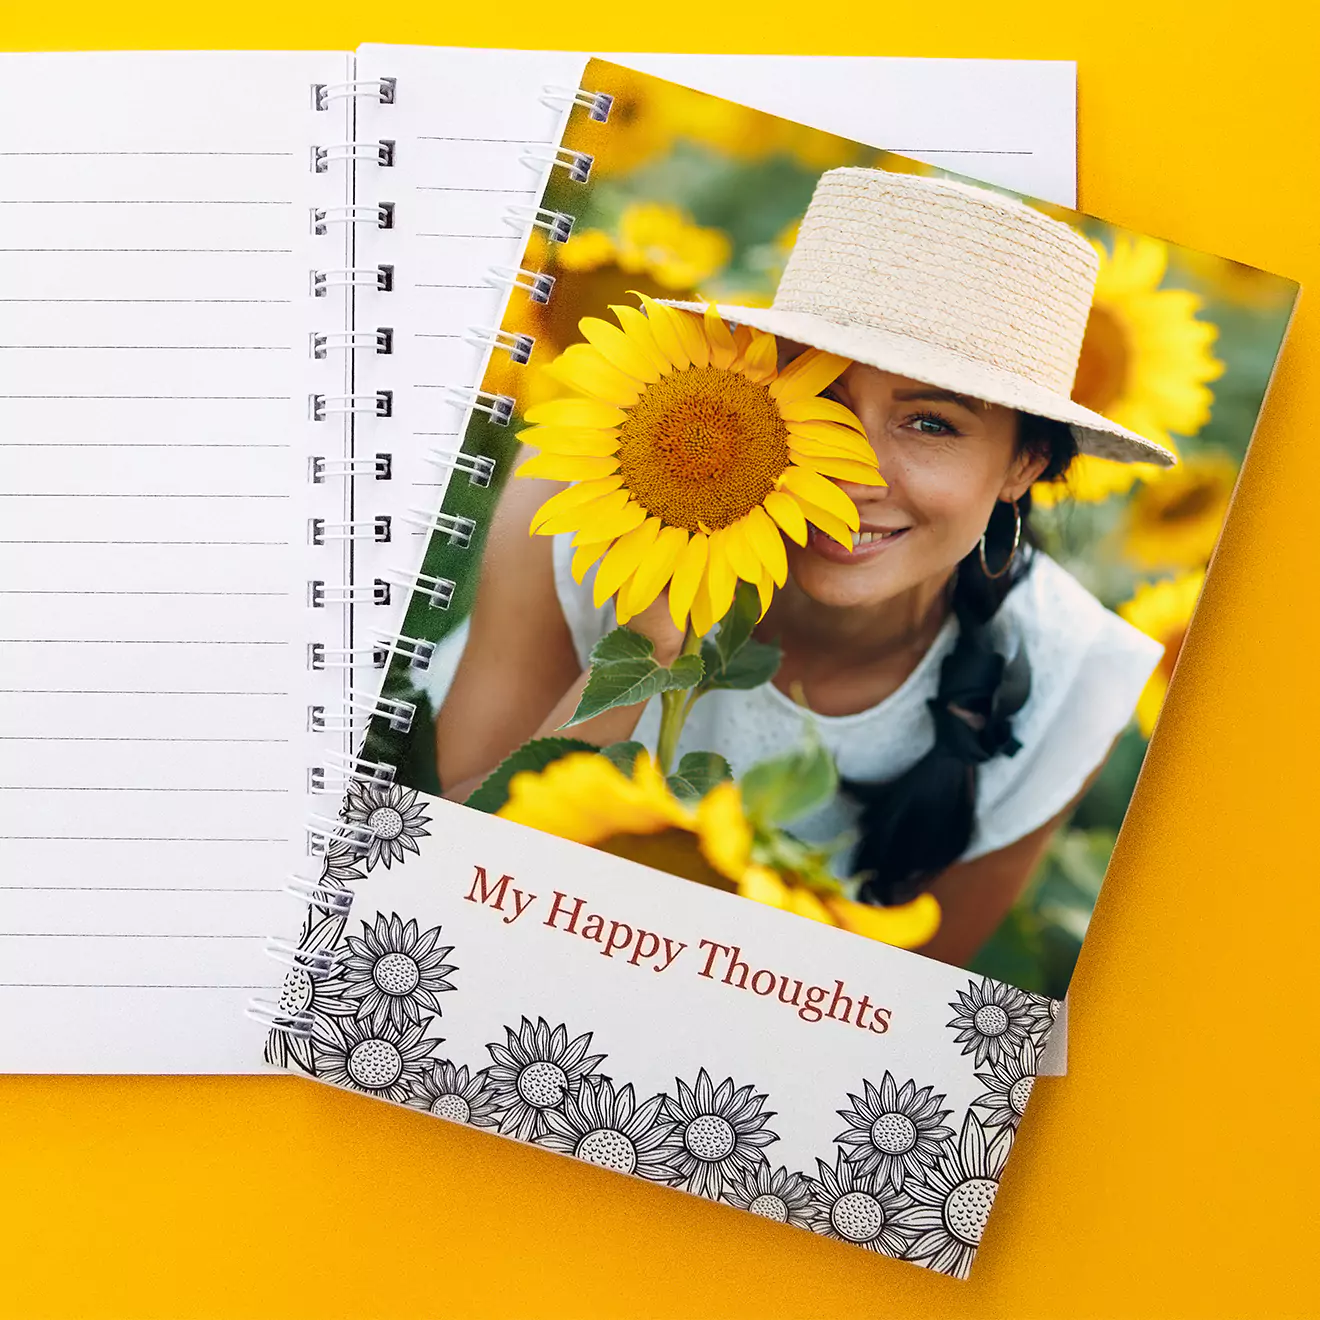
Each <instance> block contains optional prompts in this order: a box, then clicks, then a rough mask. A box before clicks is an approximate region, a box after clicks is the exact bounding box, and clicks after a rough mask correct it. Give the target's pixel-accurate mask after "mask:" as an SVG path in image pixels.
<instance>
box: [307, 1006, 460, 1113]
mask: <svg viewBox="0 0 1320 1320" xmlns="http://www.w3.org/2000/svg"><path fill="white" fill-rule="evenodd" d="M425 1030H426V1024H425V1023H421V1022H418V1023H414V1024H413V1025H412V1026H410V1027H407V1028H406V1029H404V1030H402V1031H400V1030H399V1029H398V1028H396V1027H392V1026H386V1027H382V1028H374V1027H372V1026H371V1024H370V1023H368V1022H364V1021H362V1020H361V1019H359V1018H328V1017H320V1016H318V1017H317V1019H316V1025H315V1027H314V1028H313V1032H312V1043H313V1046H314V1049H313V1053H314V1057H315V1064H316V1068H315V1075H316V1076H317V1077H319V1078H320V1079H321V1080H322V1081H324V1082H333V1083H335V1084H336V1085H337V1086H347V1087H350V1088H351V1089H353V1090H354V1091H361V1092H362V1093H363V1094H364V1095H372V1096H375V1097H376V1098H377V1099H378V1100H393V1101H394V1102H395V1104H402V1103H403V1102H404V1101H405V1100H407V1098H408V1095H409V1093H410V1092H411V1091H412V1089H413V1087H414V1086H416V1084H417V1082H418V1081H419V1080H420V1079H421V1077H422V1075H423V1074H424V1072H425V1071H426V1068H427V1067H428V1066H429V1065H430V1064H431V1063H432V1062H433V1058H432V1056H433V1055H434V1053H435V1051H436V1049H437V1048H438V1047H439V1045H440V1044H441V1042H440V1041H439V1040H438V1039H436V1038H435V1037H433V1036H425V1035H424V1034H423V1033H424V1032H425Z"/></svg>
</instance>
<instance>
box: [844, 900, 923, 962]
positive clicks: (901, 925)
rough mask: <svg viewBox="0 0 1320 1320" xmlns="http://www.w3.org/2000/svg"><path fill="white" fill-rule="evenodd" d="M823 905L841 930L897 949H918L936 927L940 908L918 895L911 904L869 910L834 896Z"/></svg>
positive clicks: (869, 907) (862, 905)
mask: <svg viewBox="0 0 1320 1320" xmlns="http://www.w3.org/2000/svg"><path fill="white" fill-rule="evenodd" d="M824 902H825V906H826V907H827V908H829V910H830V915H831V916H833V918H834V920H835V921H836V922H837V923H838V924H839V925H840V926H842V927H843V928H844V930H850V931H852V932H853V933H854V934H855V935H865V936H866V937H867V938H868V939H872V940H881V941H883V942H884V943H885V944H894V945H897V946H898V947H899V948H900V949H916V948H919V947H920V946H921V945H923V944H925V943H926V942H927V941H928V940H929V939H930V938H931V937H932V936H933V935H934V934H935V932H936V931H937V930H938V929H939V925H940V905H939V903H938V902H936V900H935V899H934V898H933V897H932V896H931V895H930V894H921V895H919V896H918V897H916V898H914V899H913V900H912V902H911V903H901V904H899V905H898V906H897V907H872V906H870V905H869V904H866V903H850V902H849V901H848V900H847V899H845V898H837V897H834V896H830V897H828V898H826V899H825V900H824Z"/></svg>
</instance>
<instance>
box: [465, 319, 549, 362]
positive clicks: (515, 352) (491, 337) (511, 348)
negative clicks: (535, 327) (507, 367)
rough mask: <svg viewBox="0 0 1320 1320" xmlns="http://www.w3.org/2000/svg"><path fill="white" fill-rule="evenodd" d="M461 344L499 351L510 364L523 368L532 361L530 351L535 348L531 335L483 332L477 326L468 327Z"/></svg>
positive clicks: (534, 341)
mask: <svg viewBox="0 0 1320 1320" xmlns="http://www.w3.org/2000/svg"><path fill="white" fill-rule="evenodd" d="M463 342H464V343H465V344H471V345H472V347H473V348H492V349H500V350H502V351H503V352H505V353H507V354H508V355H509V361H510V362H513V363H515V364H516V365H518V366H525V365H526V364H527V363H528V362H530V361H531V360H532V349H533V348H535V347H536V340H535V338H534V337H533V336H531V335H522V334H514V332H513V331H511V330H491V329H485V330H483V329H482V328H481V326H479V325H472V326H469V327H468V329H467V333H466V334H465V335H464V336H463Z"/></svg>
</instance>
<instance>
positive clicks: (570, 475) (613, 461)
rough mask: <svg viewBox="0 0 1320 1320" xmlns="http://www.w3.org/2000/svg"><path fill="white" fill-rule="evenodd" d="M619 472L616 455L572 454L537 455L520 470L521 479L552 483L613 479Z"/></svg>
mask: <svg viewBox="0 0 1320 1320" xmlns="http://www.w3.org/2000/svg"><path fill="white" fill-rule="evenodd" d="M618 470H619V460H618V459H617V458H616V457H614V455H612V454H611V455H608V456H607V457H605V458H591V457H582V456H573V455H570V454H545V453H541V454H537V455H536V456H535V457H534V458H529V459H528V460H527V461H526V462H525V463H524V464H522V466H521V467H519V468H518V473H517V475H518V476H520V477H548V478H549V479H550V480H551V481H592V480H594V479H595V478H597V477H611V476H613V475H614V474H615V473H616V472H618Z"/></svg>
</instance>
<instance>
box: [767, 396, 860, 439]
mask: <svg viewBox="0 0 1320 1320" xmlns="http://www.w3.org/2000/svg"><path fill="white" fill-rule="evenodd" d="M779 415H780V416H781V417H782V418H783V419H784V421H786V422H837V423H838V424H839V425H840V426H846V427H848V429H849V430H851V431H856V432H857V433H858V434H859V435H863V436H864V435H865V434H866V427H864V426H863V425H862V422H861V419H860V418H859V417H858V416H857V414H856V413H854V412H853V411H852V410H851V409H849V408H845V407H844V406H843V404H841V403H839V402H838V400H837V399H822V398H821V397H820V396H819V395H816V396H813V397H811V398H807V399H797V400H795V401H794V402H793V403H789V402H788V401H787V400H785V399H780V400H779Z"/></svg>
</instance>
